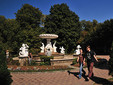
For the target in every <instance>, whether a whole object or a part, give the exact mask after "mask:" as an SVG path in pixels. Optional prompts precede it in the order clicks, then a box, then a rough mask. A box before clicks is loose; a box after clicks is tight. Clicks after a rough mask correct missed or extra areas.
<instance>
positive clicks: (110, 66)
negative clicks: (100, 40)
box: [108, 43, 113, 76]
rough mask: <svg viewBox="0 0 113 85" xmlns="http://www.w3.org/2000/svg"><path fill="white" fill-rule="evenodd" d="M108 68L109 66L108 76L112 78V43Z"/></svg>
mask: <svg viewBox="0 0 113 85" xmlns="http://www.w3.org/2000/svg"><path fill="white" fill-rule="evenodd" d="M108 66H109V74H110V75H112V76H113V43H112V47H111V53H110V59H109V62H108Z"/></svg>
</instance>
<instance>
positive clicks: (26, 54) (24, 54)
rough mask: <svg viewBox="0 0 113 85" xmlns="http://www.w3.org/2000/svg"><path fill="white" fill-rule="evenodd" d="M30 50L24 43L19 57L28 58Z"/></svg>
mask: <svg viewBox="0 0 113 85" xmlns="http://www.w3.org/2000/svg"><path fill="white" fill-rule="evenodd" d="M28 48H29V46H28V45H27V44H24V43H23V44H22V47H21V48H20V52H19V57H28Z"/></svg>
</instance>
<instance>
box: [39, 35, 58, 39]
mask: <svg viewBox="0 0 113 85" xmlns="http://www.w3.org/2000/svg"><path fill="white" fill-rule="evenodd" d="M39 37H40V38H44V39H55V38H58V35H56V34H40V35H39Z"/></svg>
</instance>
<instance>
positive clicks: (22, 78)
mask: <svg viewBox="0 0 113 85" xmlns="http://www.w3.org/2000/svg"><path fill="white" fill-rule="evenodd" d="M99 57H101V56H99ZM103 58H104V59H106V60H109V57H108V56H103ZM84 70H85V71H86V75H87V74H88V72H87V68H84ZM78 72H79V68H78V67H75V68H74V69H73V70H70V71H54V72H12V73H11V75H12V79H13V82H12V85H93V84H94V83H97V84H99V85H106V84H104V82H107V83H109V81H108V80H107V79H108V78H111V76H109V75H108V72H109V71H108V70H107V69H106V68H95V67H94V68H93V72H94V78H93V79H90V80H89V81H87V77H86V76H83V77H82V78H81V79H78V78H77V74H78ZM107 85H109V84H107Z"/></svg>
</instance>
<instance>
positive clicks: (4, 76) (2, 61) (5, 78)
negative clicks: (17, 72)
mask: <svg viewBox="0 0 113 85" xmlns="http://www.w3.org/2000/svg"><path fill="white" fill-rule="evenodd" d="M4 52H5V51H4V50H3V49H2V46H1V44H0V83H1V84H3V85H11V83H12V81H13V80H12V79H11V75H10V72H9V71H8V69H7V64H6V57H5V54H4Z"/></svg>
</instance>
